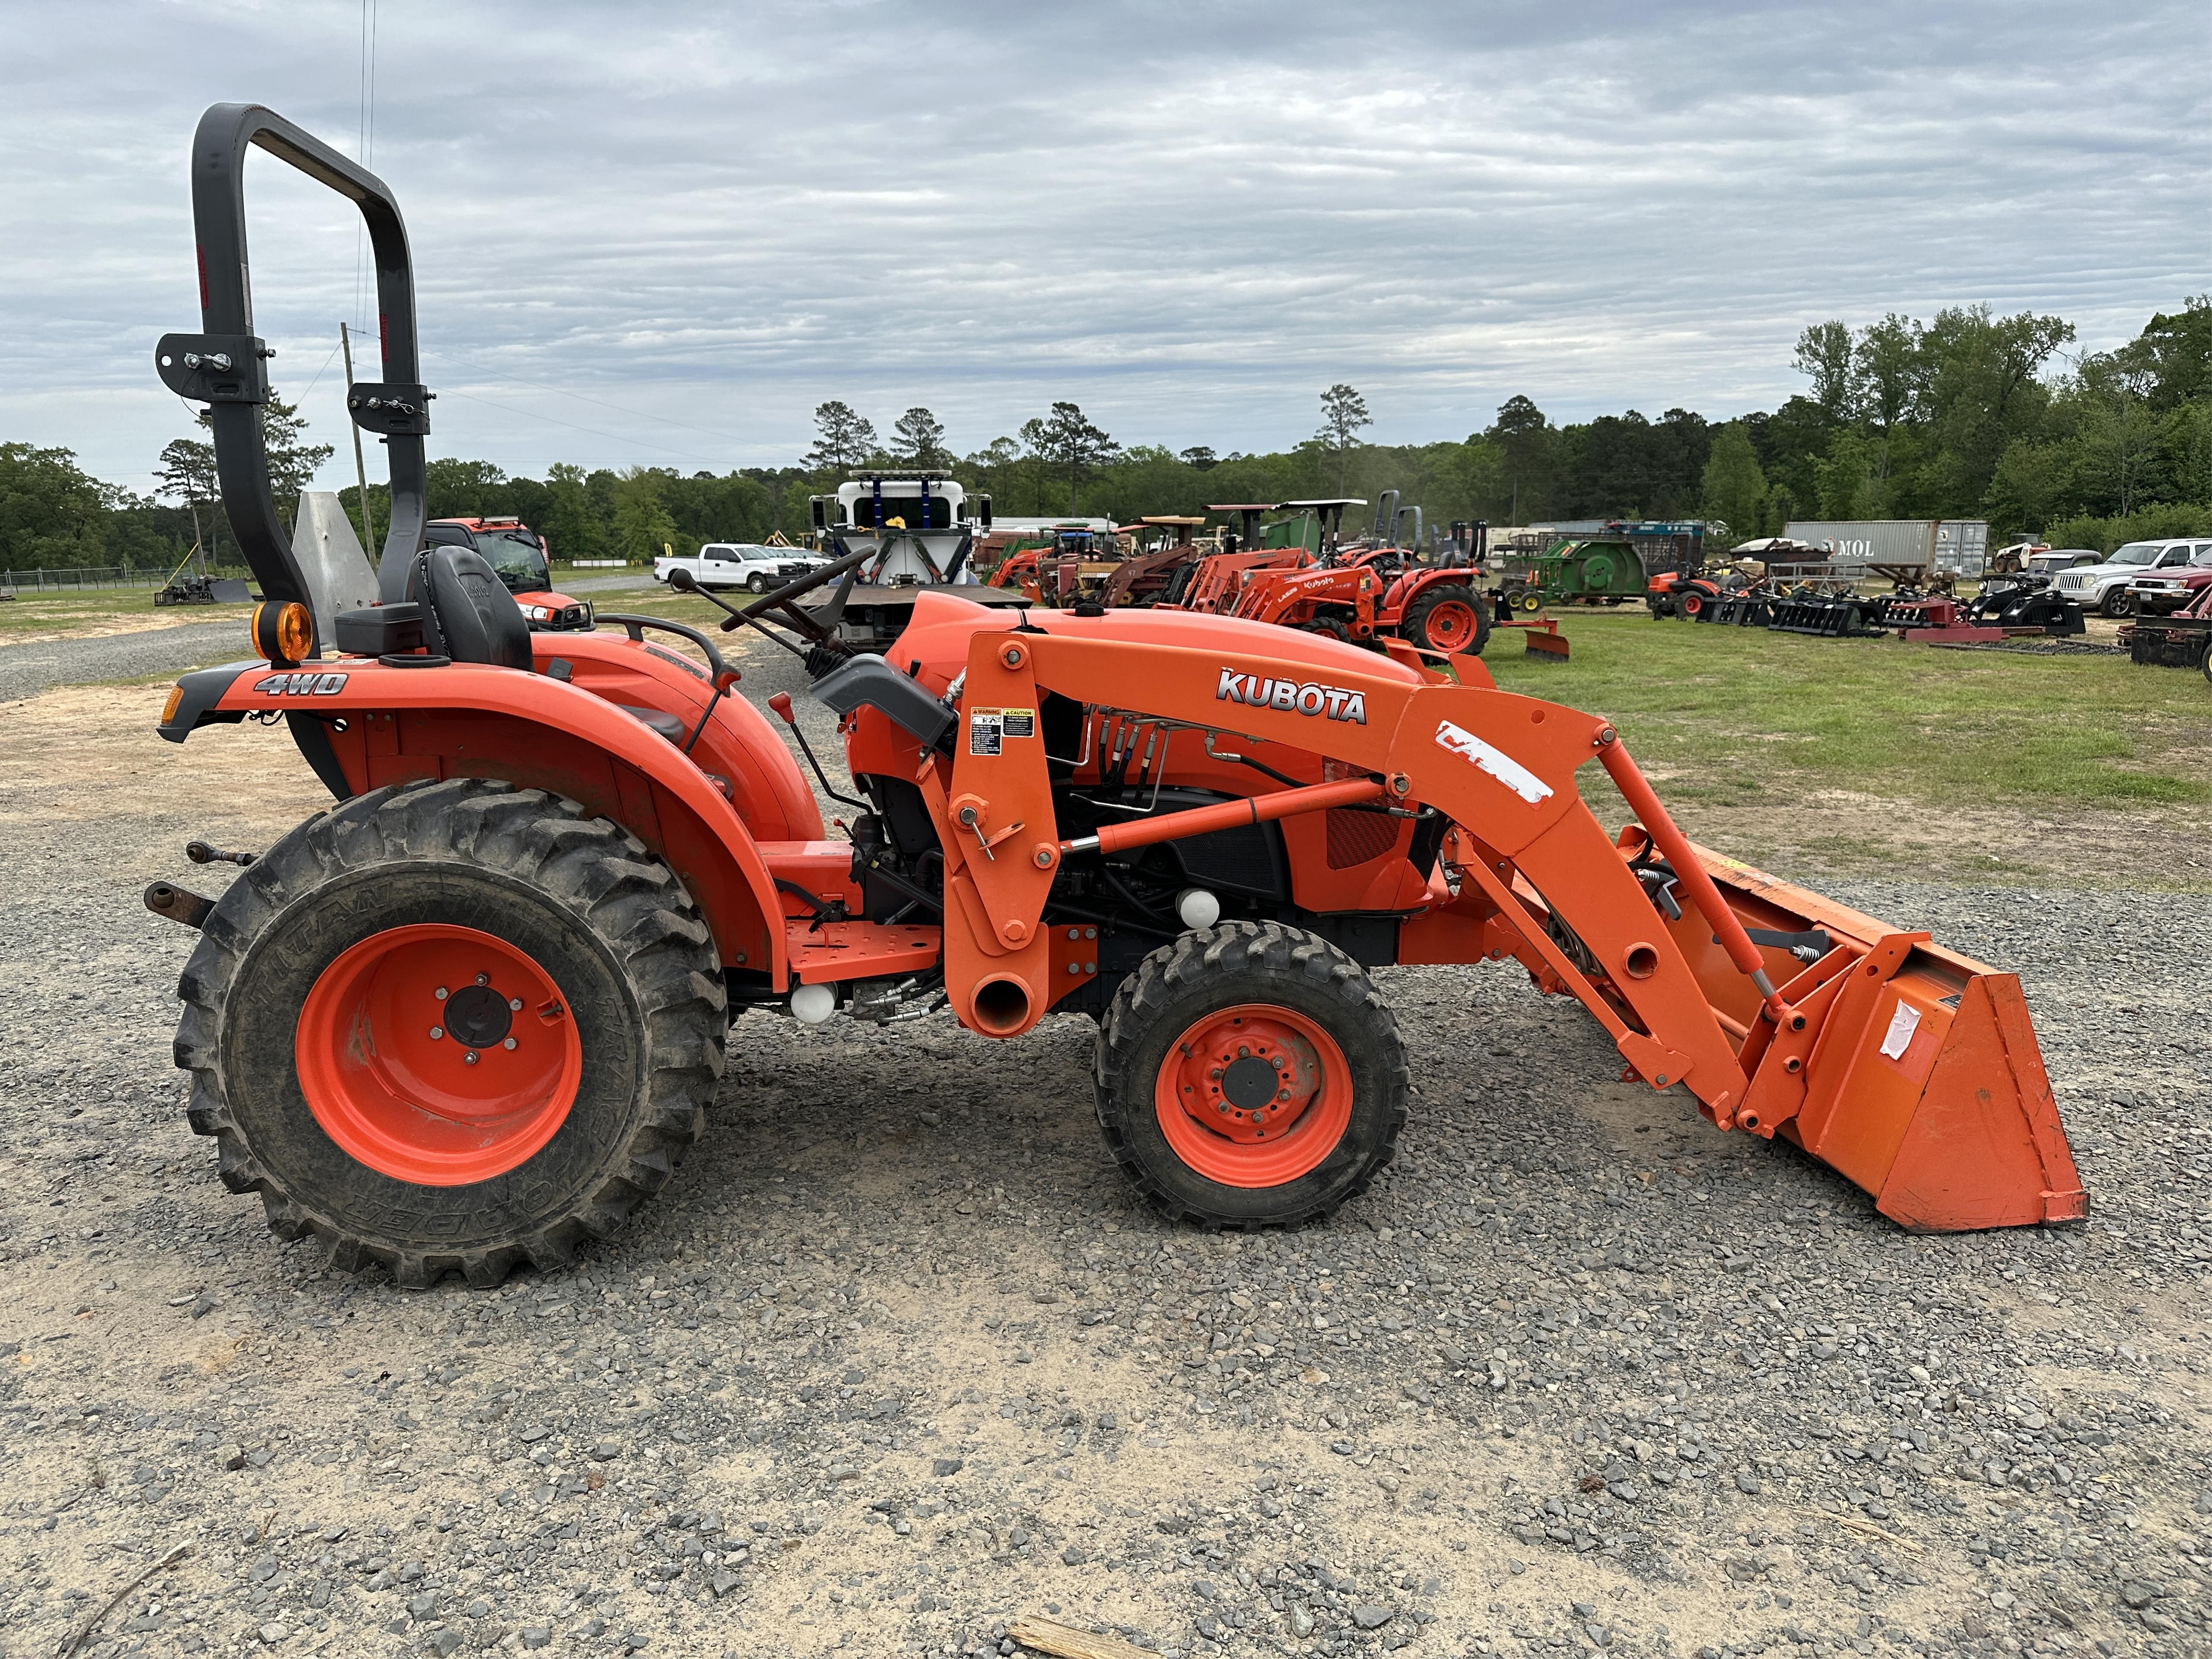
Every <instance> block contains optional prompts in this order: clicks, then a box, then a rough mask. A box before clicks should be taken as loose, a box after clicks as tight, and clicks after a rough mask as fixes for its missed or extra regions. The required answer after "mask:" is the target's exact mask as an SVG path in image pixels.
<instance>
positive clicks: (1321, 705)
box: [1213, 668, 1367, 726]
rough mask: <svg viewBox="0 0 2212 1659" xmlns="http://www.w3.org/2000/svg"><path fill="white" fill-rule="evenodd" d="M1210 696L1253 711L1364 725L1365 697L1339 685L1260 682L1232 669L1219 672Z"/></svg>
mask: <svg viewBox="0 0 2212 1659" xmlns="http://www.w3.org/2000/svg"><path fill="white" fill-rule="evenodd" d="M1213 695H1214V696H1216V697H1218V698H1219V699H1220V700H1221V701H1222V702H1242V703H1249V704H1250V705H1251V706H1252V707H1253V708H1279V709H1282V710H1283V711H1284V712H1285V714H1326V715H1327V716H1328V718H1329V719H1331V720H1350V721H1352V724H1354V725H1355V726H1364V725H1366V724H1367V694H1366V693H1365V692H1364V691H1346V690H1344V689H1343V688H1342V687H1341V686H1335V685H1316V684H1313V683H1312V682H1311V681H1308V682H1307V683H1306V684H1304V685H1301V684H1298V682H1297V681H1296V680H1263V679H1261V678H1260V677H1259V676H1258V675H1257V674H1246V673H1243V672H1240V671H1238V670H1237V669H1234V668H1225V669H1223V670H1222V671H1221V684H1219V685H1218V687H1216V688H1215V690H1214V693H1213Z"/></svg>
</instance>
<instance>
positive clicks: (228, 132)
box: [155, 104, 430, 647]
mask: <svg viewBox="0 0 2212 1659" xmlns="http://www.w3.org/2000/svg"><path fill="white" fill-rule="evenodd" d="M249 145H253V146H258V147H259V148H260V149H264V150H267V151H268V152H269V153H270V155H274V156H275V157H276V159H277V160H278V161H286V162H289V163H290V164H291V165H292V166H293V167H297V168H299V170H300V171H301V172H302V173H306V174H307V176H308V177H309V178H311V179H318V180H319V181H320V182H321V183H323V184H325V185H329V186H330V187H331V189H332V190H334V191H337V193H338V194H339V195H341V196H343V197H348V198H349V200H351V201H352V202H354V203H355V204H357V205H358V206H359V207H360V209H361V216H362V219H363V220H364V221H366V222H367V223H368V240H369V246H370V248H371V251H372V253H373V256H374V259H375V261H376V302H377V311H378V313H379V316H380V320H381V324H382V327H381V333H382V336H383V346H384V379H383V380H382V381H381V382H380V383H375V384H371V383H368V382H366V381H363V382H356V385H355V386H354V387H353V390H352V392H351V393H350V394H349V398H348V403H349V407H350V410H351V413H352V415H353V418H354V422H355V424H356V425H357V426H360V427H361V428H363V429H364V430H366V431H370V432H374V433H377V434H379V435H381V436H383V437H384V439H385V441H386V446H387V447H388V448H389V450H390V452H391V467H392V524H391V527H390V530H389V531H388V532H387V533H386V537H385V540H384V553H383V556H382V557H381V558H380V560H379V561H378V564H377V571H378V576H377V586H378V590H379V592H380V595H381V597H383V598H384V599H386V600H398V599H405V598H406V597H407V592H406V590H407V579H408V573H409V569H410V566H411V564H412V563H413V561H414V556H415V553H416V550H417V548H418V547H419V546H420V545H421V544H422V522H423V520H424V518H425V517H426V516H427V514H426V512H425V507H426V501H425V492H424V472H423V455H422V439H423V437H424V435H426V434H428V431H429V430H430V421H429V414H428V410H429V400H430V393H429V392H428V391H426V390H425V389H424V387H423V386H422V361H421V358H420V356H418V355H417V353H416V342H415V268H414V264H413V262H412V261H411V260H410V258H408V253H407V227H406V225H405V224H404V222H402V221H401V219H400V217H399V204H398V203H397V202H395V201H393V200H392V192H391V191H389V190H387V189H386V188H385V186H384V182H383V180H381V179H379V178H377V177H376V175H375V174H374V173H369V172H368V171H366V170H365V169H363V168H362V167H357V166H356V165H355V164H354V163H353V162H352V161H348V160H347V159H346V158H345V157H344V156H343V155H339V154H338V153H337V151H336V150H334V149H331V148H330V147H329V146H328V145H327V144H325V143H322V142H321V141H320V140H319V139H317V138H314V137H311V136H310V135H309V134H307V133H306V132H303V131H301V130H300V129H299V128H298V127H295V126H294V125H292V124H291V123H290V122H289V121H287V120H286V119H285V118H283V116H281V115H278V114H276V112H274V111H271V110H268V109H264V108H263V107H262V106H260V105H258V104H216V105H215V106H212V107H211V108H210V109H209V111H208V112H207V113H206V114H204V115H203V116H202V117H200V124H199V128H198V130H197V131H195V132H194V133H193V134H192V235H193V239H194V240H195V241H196V242H197V244H198V252H199V270H200V324H201V326H202V327H203V328H204V330H205V332H204V333H202V334H167V335H164V336H163V337H161V344H160V345H158V346H157V347H155V364H156V366H157V368H159V369H160V372H161V381H162V384H163V385H165V386H167V387H168V388H169V389H170V390H171V391H172V392H175V393H177V395H178V396H179V397H181V398H191V399H192V400H193V401H195V402H197V403H204V404H208V405H210V410H211V411H212V414H213V417H214V425H215V454H216V477H217V478H218V479H219V480H220V482H221V485H222V510H223V514H224V516H225V517H226V518H228V520H230V528H231V533H232V534H234V535H235V536H236V537H237V538H238V544H239V546H240V548H242V549H243V550H245V553H246V564H247V566H248V568H251V569H252V572H253V575H254V579H255V580H257V581H258V582H259V583H260V585H261V592H262V595H263V597H264V598H265V599H275V600H280V601H281V600H288V599H299V600H302V601H307V599H308V593H307V583H306V580H305V579H304V578H303V577H302V576H301V572H300V567H299V565H298V564H297V562H295V561H294V559H293V557H292V549H291V544H290V543H289V541H288V540H287V539H286V538H285V535H284V528H283V524H282V522H281V521H280V520H278V519H277V516H276V501H275V499H274V497H273V495H272V493H271V491H270V485H269V456H268V452H267V449H266V447H264V444H263V441H262V435H261V414H260V406H261V405H262V404H265V403H267V402H268V401H269V376H268V371H267V368H265V362H266V360H267V358H268V357H269V356H270V350H269V348H268V347H267V346H266V345H264V343H262V342H261V340H260V339H259V338H258V337H256V336H255V334H254V332H253V285H252V275H251V271H250V269H249V266H248V262H247V259H246V149H247V147H248V146H249ZM309 609H310V610H311V611H312V610H313V605H312V604H310V605H309ZM322 643H324V641H317V644H318V647H320V645H321V644H322Z"/></svg>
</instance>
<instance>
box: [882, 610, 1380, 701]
mask: <svg viewBox="0 0 2212 1659" xmlns="http://www.w3.org/2000/svg"><path fill="white" fill-rule="evenodd" d="M1020 620H1021V622H1022V623H1024V624H1025V625H1027V626H1028V627H1030V628H1032V629H1039V630H1041V631H1042V632H1044V633H1047V634H1058V635H1071V636H1073V637H1077V638H1083V639H1105V640H1114V641H1124V642H1127V643H1130V644H1137V645H1168V646H1181V647H1184V648H1185V649H1188V650H1193V651H1205V650H1217V651H1223V652H1230V653H1237V654H1239V655H1243V656H1258V657H1270V658H1273V659H1274V660H1275V661H1277V662H1279V663H1282V664H1284V665H1286V666H1287V665H1296V666H1297V667H1300V668H1310V669H1313V670H1315V671H1323V672H1326V671H1334V672H1336V673H1339V674H1363V675H1365V676H1367V677H1368V678H1371V679H1385V680H1394V681H1396V682H1398V683H1399V684H1404V685H1419V684H1421V683H1422V681H1421V677H1420V675H1419V674H1418V673H1416V672H1415V671H1413V670H1412V669H1410V668H1408V667H1407V666H1406V665H1404V664H1402V663H1399V662H1396V661H1394V660H1393V659H1390V658H1389V657H1387V656H1384V655H1383V654H1382V653H1380V652H1376V651H1364V650H1362V649H1360V647H1358V646H1356V645H1346V644H1345V643H1344V642H1343V641H1340V640H1332V639H1329V638H1328V637H1326V636H1325V635H1319V634H1307V633H1303V632H1301V631H1299V630H1298V629H1291V628H1278V627H1276V626H1275V625H1274V624H1273V623H1259V622H1247V621H1245V620H1244V619H1243V618H1242V617H1213V616H1205V615H1200V614H1198V613H1194V612H1191V611H1158V610H1151V609H1144V608H1137V609H1131V610H1124V611H1107V612H1106V613H1105V614H1104V615H1103V616H1100V617H1079V616H1077V615H1076V614H1075V613H1074V612H1073V611H1050V610H1046V609H1044V608H1042V607H1041V606H1039V607H1035V608H1031V609H1028V610H1024V611H1022V612H1021V613H1020ZM1007 624H1008V618H1007V616H1006V610H1005V608H1004V607H992V606H988V605H976V604H974V603H973V602H971V601H969V600H967V599H959V598H956V597H955V596H954V595H952V594H950V593H946V592H941V591H932V590H929V589H924V590H923V591H922V592H921V593H920V595H919V596H918V597H917V598H916V599H915V604H914V620H913V621H912V622H910V623H908V624H907V628H906V631H905V632H904V633H902V634H901V635H899V637H898V640H897V641H896V643H895V644H893V646H892V647H891V648H890V653H888V654H889V655H890V659H891V661H893V662H894V663H896V664H897V665H899V666H900V667H904V666H906V665H908V663H912V662H917V661H918V662H920V663H921V665H922V671H923V675H924V677H925V678H938V679H939V680H945V679H950V678H951V676H953V675H955V674H957V673H958V672H959V671H960V670H961V668H962V666H963V665H965V664H966V662H967V660H968V641H969V637H970V636H971V635H974V634H975V632H976V630H977V629H986V628H1004V627H1006V626H1007ZM933 671H941V672H940V673H937V674H933ZM1141 690H1142V688H1141V687H1138V686H1132V687H1131V688H1130V696H1132V697H1133V698H1134V697H1137V696H1139V695H1140V692H1141Z"/></svg>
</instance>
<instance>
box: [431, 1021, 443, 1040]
mask: <svg viewBox="0 0 2212 1659" xmlns="http://www.w3.org/2000/svg"><path fill="white" fill-rule="evenodd" d="M445 1035H446V1028H445V1027H444V1026H442V1025H433V1026H432V1027H431V1028H430V1041H431V1042H437V1041H438V1039H439V1038H441V1037H442V1036H445Z"/></svg>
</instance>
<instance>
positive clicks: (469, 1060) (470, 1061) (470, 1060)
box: [461, 1048, 477, 1066]
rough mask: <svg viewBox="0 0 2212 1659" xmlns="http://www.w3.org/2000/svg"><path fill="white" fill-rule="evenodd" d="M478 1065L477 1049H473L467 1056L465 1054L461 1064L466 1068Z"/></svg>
mask: <svg viewBox="0 0 2212 1659" xmlns="http://www.w3.org/2000/svg"><path fill="white" fill-rule="evenodd" d="M476 1063H477V1051H476V1050H475V1049H473V1048H471V1049H470V1050H469V1051H468V1053H466V1054H463V1055H462V1056H461V1064H462V1065H464V1066H473V1065H475V1064H476Z"/></svg>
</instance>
